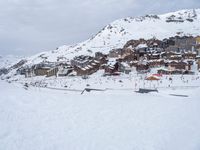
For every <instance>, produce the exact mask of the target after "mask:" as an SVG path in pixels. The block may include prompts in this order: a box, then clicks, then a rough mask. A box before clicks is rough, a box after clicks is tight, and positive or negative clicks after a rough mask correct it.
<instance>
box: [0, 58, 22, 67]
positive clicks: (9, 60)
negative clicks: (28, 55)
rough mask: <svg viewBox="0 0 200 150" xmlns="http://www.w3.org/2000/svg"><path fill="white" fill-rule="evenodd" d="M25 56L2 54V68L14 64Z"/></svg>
mask: <svg viewBox="0 0 200 150" xmlns="http://www.w3.org/2000/svg"><path fill="white" fill-rule="evenodd" d="M22 58H23V57H21V56H14V55H6V56H0V62H1V63H0V68H4V67H5V68H8V67H11V66H12V65H14V64H16V63H17V62H18V61H20V60H21V59H22Z"/></svg>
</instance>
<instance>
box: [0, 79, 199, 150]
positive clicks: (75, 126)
mask: <svg viewBox="0 0 200 150" xmlns="http://www.w3.org/2000/svg"><path fill="white" fill-rule="evenodd" d="M0 90H1V99H0V149H3V150H14V149H20V150H27V149H29V150H36V149H37V150H63V149H68V150H80V149H81V150H84V149H85V150H94V149H95V150H121V149H123V150H133V149H134V150H161V149H164V150H173V149H174V150H177V149H181V150H199V149H200V142H199V141H200V119H199V115H200V109H199V108H200V100H199V96H200V94H199V90H200V89H199V88H189V89H163V90H160V92H159V93H151V94H138V93H135V92H133V91H105V92H92V93H85V94H83V95H81V94H80V93H74V92H67V91H66V92H65V91H57V90H49V89H43V88H33V87H32V88H29V89H28V90H25V89H24V88H22V85H20V84H17V83H15V84H14V83H12V84H8V83H6V82H4V81H0ZM170 93H174V94H176V93H182V94H186V95H189V97H186V98H183V97H174V96H170V95H169V94H170Z"/></svg>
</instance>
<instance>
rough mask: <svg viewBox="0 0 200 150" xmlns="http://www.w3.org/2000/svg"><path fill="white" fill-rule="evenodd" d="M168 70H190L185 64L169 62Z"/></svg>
mask: <svg viewBox="0 0 200 150" xmlns="http://www.w3.org/2000/svg"><path fill="white" fill-rule="evenodd" d="M168 68H169V70H190V66H189V65H188V63H186V62H183V61H181V62H178V61H171V62H169V63H168Z"/></svg>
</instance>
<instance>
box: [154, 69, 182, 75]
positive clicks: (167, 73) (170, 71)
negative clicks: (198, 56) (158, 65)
mask: <svg viewBox="0 0 200 150" xmlns="http://www.w3.org/2000/svg"><path fill="white" fill-rule="evenodd" d="M157 73H158V74H165V75H169V74H174V75H175V74H184V71H183V70H168V69H158V70H157Z"/></svg>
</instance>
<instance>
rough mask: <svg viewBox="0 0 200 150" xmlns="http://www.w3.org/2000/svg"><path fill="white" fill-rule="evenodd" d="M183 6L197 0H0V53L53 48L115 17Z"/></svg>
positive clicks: (199, 5) (94, 30)
mask: <svg viewBox="0 0 200 150" xmlns="http://www.w3.org/2000/svg"><path fill="white" fill-rule="evenodd" d="M186 8H200V2H199V0H0V55H8V54H13V55H32V54H35V53H38V52H41V51H46V50H53V49H55V48H56V47H58V46H61V45H68V44H74V43H77V42H81V41H83V40H86V39H88V38H89V37H91V36H92V35H94V34H96V33H97V32H98V31H99V30H101V29H102V28H103V27H104V26H105V25H107V24H108V23H110V22H112V21H114V20H116V19H120V18H123V17H128V16H133V17H134V16H141V15H144V14H149V13H151V14H152V13H154V14H161V13H165V12H170V11H175V10H179V9H186Z"/></svg>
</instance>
